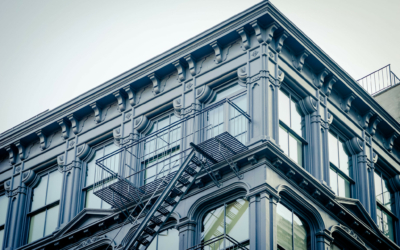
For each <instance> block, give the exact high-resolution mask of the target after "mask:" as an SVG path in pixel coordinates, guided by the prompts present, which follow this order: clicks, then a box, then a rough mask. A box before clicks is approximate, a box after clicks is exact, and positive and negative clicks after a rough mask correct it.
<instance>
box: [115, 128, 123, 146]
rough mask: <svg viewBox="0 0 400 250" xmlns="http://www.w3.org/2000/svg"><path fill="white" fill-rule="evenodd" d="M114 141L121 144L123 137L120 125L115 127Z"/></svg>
mask: <svg viewBox="0 0 400 250" xmlns="http://www.w3.org/2000/svg"><path fill="white" fill-rule="evenodd" d="M113 137H114V142H116V144H117V145H118V146H119V145H120V141H121V138H122V129H121V128H120V127H118V128H115V129H113Z"/></svg>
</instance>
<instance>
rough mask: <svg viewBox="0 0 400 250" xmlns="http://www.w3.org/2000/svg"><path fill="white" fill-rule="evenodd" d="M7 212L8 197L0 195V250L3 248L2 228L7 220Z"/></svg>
mask: <svg viewBox="0 0 400 250" xmlns="http://www.w3.org/2000/svg"><path fill="white" fill-rule="evenodd" d="M7 210H8V197H7V195H6V194H5V193H4V194H1V195H0V211H1V212H0V248H1V247H2V246H3V241H4V228H5V224H6V219H7Z"/></svg>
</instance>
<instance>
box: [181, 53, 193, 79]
mask: <svg viewBox="0 0 400 250" xmlns="http://www.w3.org/2000/svg"><path fill="white" fill-rule="evenodd" d="M184 59H185V60H186V62H187V63H188V64H189V71H190V74H191V75H192V76H195V75H196V60H195V58H194V57H193V56H192V55H191V54H189V55H187V56H185V57H184Z"/></svg>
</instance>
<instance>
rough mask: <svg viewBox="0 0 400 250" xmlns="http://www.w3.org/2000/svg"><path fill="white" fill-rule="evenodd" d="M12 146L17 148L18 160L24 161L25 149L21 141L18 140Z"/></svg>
mask: <svg viewBox="0 0 400 250" xmlns="http://www.w3.org/2000/svg"><path fill="white" fill-rule="evenodd" d="M14 145H15V146H16V147H17V148H18V154H19V159H20V160H21V161H22V160H25V159H26V158H25V147H24V146H23V145H22V144H21V141H20V140H18V141H16V142H14Z"/></svg>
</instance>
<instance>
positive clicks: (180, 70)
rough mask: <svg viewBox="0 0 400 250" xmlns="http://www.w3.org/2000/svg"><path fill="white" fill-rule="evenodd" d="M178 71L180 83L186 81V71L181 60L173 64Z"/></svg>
mask: <svg viewBox="0 0 400 250" xmlns="http://www.w3.org/2000/svg"><path fill="white" fill-rule="evenodd" d="M172 64H173V65H174V66H175V68H176V70H177V71H178V79H179V81H180V82H183V81H185V79H186V71H185V67H184V66H183V65H182V62H181V61H180V60H178V61H175V62H173V63H172Z"/></svg>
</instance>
